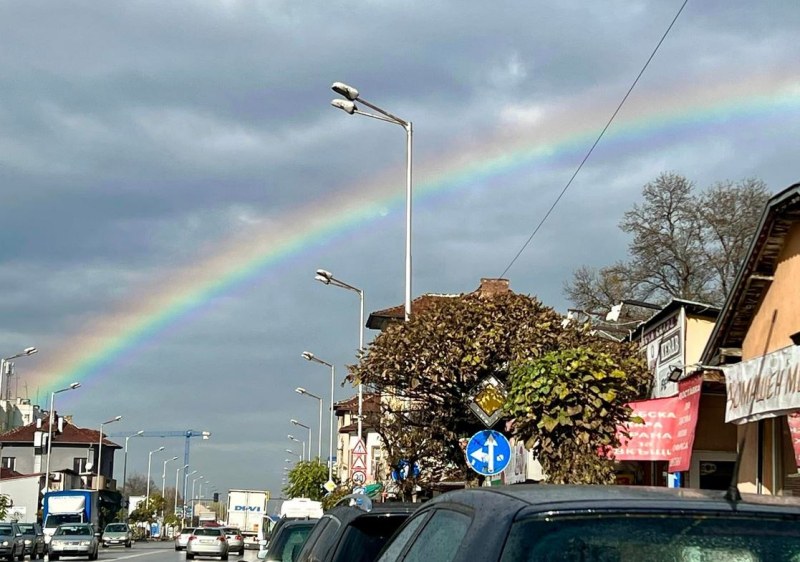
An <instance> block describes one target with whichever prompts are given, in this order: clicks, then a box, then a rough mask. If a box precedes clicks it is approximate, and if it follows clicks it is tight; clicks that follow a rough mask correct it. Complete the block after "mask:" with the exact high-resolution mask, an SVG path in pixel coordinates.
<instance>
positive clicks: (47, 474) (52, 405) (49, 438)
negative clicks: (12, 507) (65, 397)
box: [44, 382, 81, 492]
mask: <svg viewBox="0 0 800 562" xmlns="http://www.w3.org/2000/svg"><path fill="white" fill-rule="evenodd" d="M80 386H81V383H79V382H74V383H72V384H71V385H69V386H68V387H66V388H62V389H59V390H55V391H53V392H52V393H51V394H50V414H49V415H48V418H49V422H48V424H47V470H46V471H45V473H44V491H45V492H46V491H48V490H49V489H50V453H52V452H53V417H54V416H55V413H56V411H55V402H56V394H58V393H60V392H66V391H68V390H74V389H76V388H79V387H80Z"/></svg>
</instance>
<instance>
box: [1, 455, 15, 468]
mask: <svg viewBox="0 0 800 562" xmlns="http://www.w3.org/2000/svg"><path fill="white" fill-rule="evenodd" d="M16 467H17V457H3V468H8V469H10V470H16V469H17V468H16Z"/></svg>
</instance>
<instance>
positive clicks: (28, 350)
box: [0, 347, 39, 429]
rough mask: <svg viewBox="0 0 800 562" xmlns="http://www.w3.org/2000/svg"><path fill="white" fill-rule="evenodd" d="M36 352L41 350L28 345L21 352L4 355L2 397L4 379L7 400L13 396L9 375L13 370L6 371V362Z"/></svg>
mask: <svg viewBox="0 0 800 562" xmlns="http://www.w3.org/2000/svg"><path fill="white" fill-rule="evenodd" d="M34 353H39V350H38V349H36V348H35V347H26V348H25V349H23V350H22V351H21V352H20V353H16V354H14V355H12V356H11V357H3V358H2V359H0V398H2V397H3V392H2V387H3V380H5V381H6V384H5V387H6V388H5V390H6V393H5V397H6V400H9V399H10V398H11V392H10V390H11V380H10V379H9V377H10V376H11V372H8V373H6V363H8V362H9V361H11V360H12V359H16V358H18V357H27V356H28V355H33V354H34ZM6 429H8V428H6Z"/></svg>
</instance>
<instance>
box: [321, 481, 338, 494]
mask: <svg viewBox="0 0 800 562" xmlns="http://www.w3.org/2000/svg"><path fill="white" fill-rule="evenodd" d="M322 487H323V488H325V491H326V492H328V493H331V492H333V491H334V490H335V489H336V484H334V482H333V480H328V481H327V482H325V484H323V485H322Z"/></svg>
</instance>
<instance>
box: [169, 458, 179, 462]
mask: <svg viewBox="0 0 800 562" xmlns="http://www.w3.org/2000/svg"><path fill="white" fill-rule="evenodd" d="M169 460H170V461H176V460H178V457H172V458H171V459H169Z"/></svg>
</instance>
